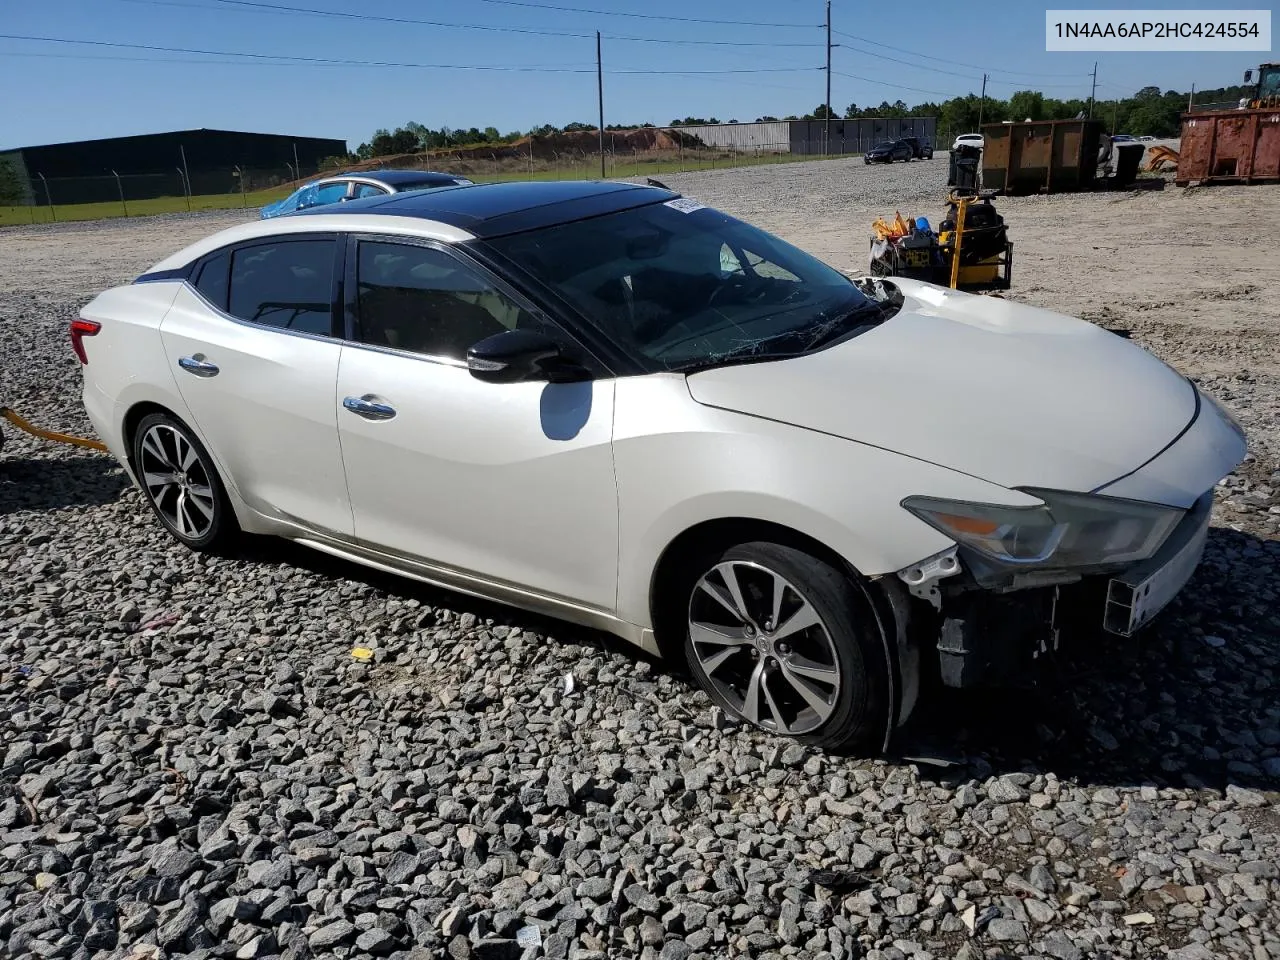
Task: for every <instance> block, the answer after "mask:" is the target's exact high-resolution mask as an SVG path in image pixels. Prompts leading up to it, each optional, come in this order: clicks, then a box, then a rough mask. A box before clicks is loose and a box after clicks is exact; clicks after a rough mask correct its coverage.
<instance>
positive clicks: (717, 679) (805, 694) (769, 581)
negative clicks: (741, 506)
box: [685, 542, 890, 750]
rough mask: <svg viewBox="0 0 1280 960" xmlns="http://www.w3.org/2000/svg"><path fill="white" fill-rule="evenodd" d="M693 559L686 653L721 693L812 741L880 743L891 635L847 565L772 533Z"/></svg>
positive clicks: (739, 713) (758, 718) (737, 709)
mask: <svg viewBox="0 0 1280 960" xmlns="http://www.w3.org/2000/svg"><path fill="white" fill-rule="evenodd" d="M694 569H695V570H696V574H695V575H694V576H692V577H691V578H690V579H689V581H688V585H687V588H686V589H687V598H688V603H687V611H688V614H687V630H686V634H685V655H686V658H687V659H688V662H689V666H690V669H691V671H692V672H693V674H694V676H695V677H697V679H698V682H699V683H700V684H701V686H702V688H703V689H704V690H706V691H707V693H708V694H709V695H710V696H711V698H712V699H713V700H715V701H716V703H718V704H719V705H720V706H721V707H722V708H723V709H724V710H726V711H727V712H729V713H730V714H732V715H734V716H736V717H739V718H740V719H742V720H745V721H747V722H748V723H752V724H754V725H756V726H758V727H761V728H763V729H765V730H768V731H769V732H771V733H777V734H782V735H784V736H789V737H795V738H797V739H799V740H801V741H803V742H805V743H810V744H814V745H816V746H821V747H828V748H851V749H858V750H878V749H879V747H880V745H881V743H882V742H883V737H884V731H885V723H886V713H887V709H888V701H889V683H890V680H889V673H888V667H887V664H886V662H885V644H884V639H883V637H882V636H881V631H880V626H879V621H878V620H877V619H876V616H875V612H874V610H873V609H872V608H871V605H870V603H869V601H868V600H867V598H866V596H865V595H864V594H863V592H862V590H861V589H860V588H859V586H858V585H857V584H855V583H854V582H853V580H852V579H850V577H849V576H848V575H847V574H846V573H845V572H844V571H842V570H838V569H837V568H835V567H834V566H832V565H831V564H830V563H828V562H826V561H825V560H822V559H819V558H818V557H815V556H813V555H811V554H808V553H805V552H804V551H801V550H797V549H795V548H793V547H788V546H783V545H781V544H776V543H768V542H754V543H744V544H740V545H738V546H735V547H732V548H730V549H729V550H726V551H723V552H720V553H719V554H717V555H714V556H707V557H704V558H703V559H702V560H701V561H700V562H699V563H697V564H695V567H694Z"/></svg>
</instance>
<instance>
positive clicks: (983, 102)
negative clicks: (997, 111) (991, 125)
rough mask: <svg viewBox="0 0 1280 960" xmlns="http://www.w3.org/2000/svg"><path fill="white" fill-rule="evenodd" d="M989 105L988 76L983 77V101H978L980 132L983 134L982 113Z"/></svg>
mask: <svg viewBox="0 0 1280 960" xmlns="http://www.w3.org/2000/svg"><path fill="white" fill-rule="evenodd" d="M986 105H987V75H986V74H985V73H984V74H983V75H982V99H980V100H979V101H978V132H979V133H981V132H982V113H983V108H984V107H986Z"/></svg>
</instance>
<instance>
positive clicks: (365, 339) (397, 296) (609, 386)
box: [337, 238, 618, 613]
mask: <svg viewBox="0 0 1280 960" xmlns="http://www.w3.org/2000/svg"><path fill="white" fill-rule="evenodd" d="M347 290H348V293H347V308H348V311H349V313H351V314H352V318H351V319H352V328H351V329H350V330H349V331H348V335H349V336H350V337H352V338H354V339H355V340H356V341H358V342H357V343H350V344H348V345H347V346H345V347H344V348H343V351H342V362H341V365H340V367H339V370H338V394H337V395H338V404H339V413H338V417H339V421H338V422H339V431H338V432H339V437H340V438H341V442H342V454H343V462H344V463H345V465H346V473H347V486H348V489H349V491H350V494H351V505H352V511H353V513H354V515H355V531H356V536H357V538H358V539H359V540H360V541H362V542H364V543H366V544H367V545H369V546H372V547H375V548H377V549H380V550H383V551H388V552H392V553H394V554H400V555H403V556H407V557H410V558H414V559H417V560H421V561H426V562H428V563H431V564H435V565H438V566H443V567H446V568H448V569H449V570H450V571H452V572H455V573H462V574H463V575H465V576H472V577H479V578H482V579H484V580H488V581H496V582H498V583H500V584H504V585H515V586H518V587H521V588H523V589H526V590H531V591H533V592H535V593H538V594H541V595H544V596H551V597H554V598H557V599H561V600H571V601H574V602H576V603H578V604H581V605H587V606H591V607H594V608H597V609H599V610H603V611H606V612H609V613H612V612H613V610H614V608H615V605H616V597H617V568H618V502H617V486H616V483H615V481H614V471H613V453H612V432H613V403H614V381H613V380H612V379H611V378H609V377H607V376H605V377H601V378H599V379H595V380H592V381H589V382H585V383H559V384H550V383H514V384H491V383H484V382H481V381H480V380H477V379H475V378H474V377H472V375H471V374H470V372H469V371H468V370H467V368H466V366H465V363H464V362H463V358H464V357H465V355H466V349H467V348H468V347H469V346H470V345H471V344H473V343H475V342H477V341H478V340H481V339H484V338H485V337H486V336H489V335H492V334H495V333H500V332H502V331H503V330H506V329H514V328H515V327H517V326H519V327H527V326H535V327H538V328H540V329H544V330H545V331H546V332H549V333H551V332H553V331H552V329H551V327H550V323H549V321H546V320H545V319H543V318H541V317H540V316H539V315H538V314H537V313H536V311H534V310H532V308H530V307H529V306H528V305H527V304H524V303H522V302H520V301H519V300H518V299H517V298H516V296H515V295H514V294H513V293H512V292H511V291H509V290H507V289H505V288H504V287H502V286H501V284H500V283H499V282H498V281H497V280H496V279H494V278H493V277H491V276H489V275H488V274H487V273H485V272H484V271H483V270H482V269H481V268H480V267H479V266H478V265H476V264H474V263H473V262H472V261H470V260H468V259H464V258H462V257H461V256H459V255H458V254H457V253H455V252H453V251H451V250H448V249H446V248H445V247H443V246H440V247H438V246H435V245H428V244H413V243H405V242H396V241H392V240H381V239H375V238H359V239H353V240H352V247H351V249H349V252H348V264H347ZM560 335H561V336H562V337H563V336H564V335H563V332H560ZM566 339H567V338H566Z"/></svg>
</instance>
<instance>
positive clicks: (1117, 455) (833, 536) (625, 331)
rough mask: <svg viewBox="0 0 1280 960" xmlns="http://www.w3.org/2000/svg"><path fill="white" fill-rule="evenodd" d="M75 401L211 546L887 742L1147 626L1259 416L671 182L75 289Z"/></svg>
mask: <svg viewBox="0 0 1280 960" xmlns="http://www.w3.org/2000/svg"><path fill="white" fill-rule="evenodd" d="M72 339H73V345H74V347H75V350H76V353H77V355H78V356H79V358H80V360H81V362H82V363H83V364H85V366H84V368H83V370H84V403H85V407H86V409H87V410H88V413H89V416H90V417H91V418H92V420H93V423H94V425H95V427H96V428H97V431H98V433H99V435H100V436H101V437H102V438H103V439H104V440H105V442H106V443H107V445H108V446H109V447H110V449H111V451H112V453H113V454H114V455H115V456H116V457H117V458H118V459H119V460H120V462H121V463H122V464H124V465H125V467H126V469H128V471H129V472H130V474H131V476H132V477H133V478H134V480H135V481H136V482H137V484H138V485H139V487H140V488H141V489H142V491H143V492H144V494H145V495H146V498H147V500H148V502H149V503H150V505H151V507H152V508H153V510H154V512H155V514H156V516H157V517H158V519H159V521H160V523H161V524H162V525H163V526H164V527H165V529H167V530H168V531H169V532H170V533H171V534H172V535H173V536H175V537H176V538H178V539H179V540H181V541H182V542H183V543H185V544H187V545H188V546H190V547H192V548H195V549H214V548H218V547H221V546H223V545H225V544H226V543H227V542H228V541H229V539H230V538H231V537H232V536H233V535H234V534H235V533H236V532H237V531H241V530H243V531H249V532H254V533H264V534H275V535H279V536H284V537H288V538H291V539H293V540H296V541H298V542H300V543H304V544H308V545H310V546H312V547H314V548H316V549H319V550H323V551H326V552H328V553H331V554H336V555H338V556H342V557H347V558H349V559H351V560H354V561H356V562H358V563H363V564H367V565H369V566H373V567H376V568H379V569H383V570H393V571H397V572H399V573H401V574H404V575H406V576H409V577H415V578H418V579H420V580H424V581H427V582H429V583H432V584H437V585H440V586H444V587H448V588H451V589H454V590H459V591H463V592H466V593H470V594H474V595H479V596H483V597H487V598H491V599H496V600H499V601H504V602H507V603H510V604H513V605H517V606H521V607H526V608H529V609H533V610H538V611H542V612H545V613H550V614H552V615H555V616H558V617H561V618H565V619H568V620H572V621H576V622H579V623H585V624H589V625H592V626H596V627H599V628H602V629H604V630H608V631H611V632H613V633H616V634H618V635H620V636H622V637H625V638H626V639H628V640H630V641H632V642H634V643H636V644H638V645H640V646H641V647H644V648H646V649H648V650H650V651H653V652H661V653H665V654H668V655H672V656H676V657H681V658H684V659H685V660H687V663H688V666H689V667H690V669H691V670H692V672H693V673H694V675H695V676H696V677H697V679H698V681H699V682H700V683H701V684H702V685H703V687H704V688H705V689H706V690H707V692H708V693H709V694H710V696H711V697H712V698H713V699H714V700H715V701H716V702H717V703H719V704H720V705H721V706H722V707H723V708H724V709H725V710H727V711H729V712H730V713H732V714H735V715H737V716H740V717H742V718H743V719H745V720H747V721H749V722H751V723H754V724H757V725H759V726H761V727H763V728H765V729H768V730H770V731H774V732H776V733H778V734H782V735H788V736H793V737H798V738H801V739H803V740H805V741H808V742H811V743H816V744H822V745H828V746H835V745H840V746H853V747H858V748H862V749H869V750H876V749H880V748H882V747H884V746H885V745H886V744H887V743H888V738H889V735H890V733H891V732H892V730H893V729H894V728H896V727H897V726H899V725H900V724H901V723H902V722H903V721H904V720H905V719H906V718H907V716H908V715H909V714H910V712H911V710H912V707H913V705H914V704H915V702H916V699H917V691H918V690H919V688H920V680H921V677H922V676H923V675H924V674H925V673H926V672H930V673H941V676H942V679H943V680H944V681H945V682H946V683H949V684H953V685H964V684H967V683H971V682H974V681H976V680H978V679H981V677H982V676H983V674H984V673H987V672H988V668H990V667H998V668H1002V669H1004V670H1009V669H1018V668H1019V667H1020V665H1021V664H1022V663H1024V662H1025V661H1026V660H1027V659H1028V658H1030V657H1032V656H1034V655H1035V654H1036V653H1037V652H1038V651H1040V650H1041V649H1043V647H1044V645H1045V644H1046V643H1047V642H1048V638H1049V637H1051V636H1052V635H1053V631H1054V630H1055V628H1056V626H1057V623H1056V621H1057V620H1058V618H1060V617H1061V615H1062V614H1063V612H1064V611H1070V612H1071V613H1072V615H1074V616H1076V617H1080V618H1083V619H1085V620H1086V621H1088V622H1091V623H1093V624H1096V625H1097V626H1098V627H1099V628H1105V629H1107V630H1109V631H1112V632H1113V633H1116V634H1120V635H1127V634H1130V633H1132V632H1133V631H1134V630H1136V629H1137V628H1139V627H1141V626H1142V625H1143V624H1145V623H1146V622H1147V621H1148V620H1149V619H1150V618H1151V617H1152V616H1153V615H1154V614H1155V613H1156V612H1157V611H1159V610H1160V609H1161V608H1162V607H1163V606H1164V605H1165V604H1167V603H1168V602H1169V600H1170V599H1171V598H1172V597H1173V596H1174V595H1175V594H1176V593H1177V592H1178V591H1179V590H1180V588H1181V587H1182V586H1183V585H1184V583H1185V582H1186V581H1187V580H1188V578H1189V577H1190V576H1191V574H1192V572H1193V571H1194V569H1195V567H1196V564H1197V562H1198V560H1199V557H1200V554H1201V551H1202V548H1203V545H1204V542H1205V537H1206V532H1207V529H1208V519H1209V508H1210V503H1211V500H1212V491H1213V488H1214V485H1215V484H1216V482H1217V481H1218V480H1219V479H1220V478H1222V477H1223V476H1224V475H1226V474H1228V473H1230V472H1231V471H1232V470H1233V469H1234V468H1235V466H1236V465H1237V464H1239V463H1240V462H1241V460H1242V458H1243V457H1244V454H1245V439H1244V436H1243V433H1242V431H1241V429H1240V427H1239V426H1238V425H1237V424H1236V422H1235V421H1234V420H1233V419H1232V418H1231V417H1230V416H1229V415H1228V414H1227V413H1225V412H1224V411H1223V409H1222V408H1221V407H1219V406H1218V405H1217V404H1216V403H1214V402H1213V401H1212V400H1211V399H1210V398H1208V397H1207V396H1204V395H1203V394H1201V393H1200V392H1199V391H1198V390H1197V389H1196V387H1195V386H1194V385H1193V384H1192V383H1191V382H1190V381H1189V380H1187V379H1186V378H1185V377H1183V376H1181V375H1179V374H1178V373H1176V372H1175V371H1174V370H1172V369H1170V368H1169V367H1168V366H1166V365H1165V364H1164V363H1162V362H1161V361H1159V360H1157V359H1156V358H1155V357H1154V356H1152V355H1151V354H1149V353H1147V352H1146V351H1144V350H1142V349H1141V348H1139V347H1138V346H1136V345H1134V344H1132V343H1129V342H1127V341H1125V340H1123V339H1121V338H1119V337H1116V336H1114V335H1112V334H1111V333H1108V332H1106V331H1105V330H1102V329H1099V328H1098V327H1095V326H1093V325H1092V324H1089V323H1086V322H1083V321H1080V320H1075V319H1072V318H1070V317H1066V316H1061V315H1059V314H1056V313H1051V312H1048V311H1045V310H1039V309H1034V308H1031V307H1026V306H1021V305H1018V304H1014V303H1010V302H1008V301H1003V300H998V299H990V298H984V297H978V296H972V295H968V294H964V293H957V292H954V291H949V290H945V289H942V288H939V287H935V286H930V285H927V284H922V283H918V282H909V281H902V282H896V283H890V282H886V281H879V280H876V281H870V280H868V281H851V280H849V279H848V278H846V277H845V276H843V275H841V274H840V273H838V272H837V271H835V270H833V269H831V268H830V267H828V266H826V265H824V264H822V263H820V262H819V261H817V260H815V259H814V258H813V257H811V256H809V255H808V254H805V253H803V252H801V251H800V250H798V249H796V248H795V247H793V246H791V245H789V244H787V243H784V242H782V241H781V240H779V239H777V238H776V237H773V236H771V235H769V234H767V233H765V232H763V231H761V230H758V229H755V228H753V227H751V226H749V225H747V224H745V223H742V222H741V221H739V220H736V219H734V218H732V217H730V216H727V215H725V214H723V213H720V212H717V211H715V210H712V209H709V208H706V207H704V206H702V205H701V204H699V203H697V202H696V201H692V200H689V199H687V198H682V197H679V196H677V195H676V194H674V193H671V192H670V191H667V190H663V189H657V188H653V187H647V186H638V185H634V184H625V183H510V184H494V185H484V186H459V187H449V188H444V189H440V190H434V191H429V192H423V193H410V194H397V195H393V196H390V197H383V198H375V199H369V200H353V201H350V202H348V203H346V204H343V205H341V207H340V208H336V209H335V208H332V207H331V208H321V209H318V210H317V211H316V212H314V213H301V214H296V215H294V216H290V217H285V218H280V219H278V220H268V221H262V222H259V223H254V224H247V225H244V226H239V227H235V228H232V229H230V230H227V231H224V232H222V233H219V234H216V235H215V236H212V237H209V238H208V239H206V240H203V241H201V242H199V243H196V244H195V245H193V246H190V247H188V248H187V249H185V250H183V251H181V252H180V253H177V254H175V255H174V256H172V257H170V258H168V259H166V260H165V261H163V262H161V263H159V264H157V265H156V266H155V267H154V268H153V269H152V270H150V271H148V272H147V273H146V274H145V275H143V276H141V277H139V278H138V280H137V281H136V282H135V283H133V284H130V285H127V286H123V287H119V288H116V289H112V290H109V291H107V292H105V293H103V294H101V295H100V296H98V297H97V298H96V299H95V300H94V301H93V302H92V303H90V304H89V305H88V306H86V307H85V308H84V310H83V313H82V315H81V317H80V319H78V320H77V321H76V322H75V324H74V325H73V328H72Z"/></svg>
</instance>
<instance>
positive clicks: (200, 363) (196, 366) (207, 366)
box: [178, 355, 218, 377]
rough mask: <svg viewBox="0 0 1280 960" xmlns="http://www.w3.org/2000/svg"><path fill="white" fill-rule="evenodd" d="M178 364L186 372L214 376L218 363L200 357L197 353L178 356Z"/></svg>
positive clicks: (201, 375) (200, 375)
mask: <svg viewBox="0 0 1280 960" xmlns="http://www.w3.org/2000/svg"><path fill="white" fill-rule="evenodd" d="M178 366H180V367H181V368H182V369H183V370H186V371H187V372H188V373H194V374H195V375H196V376H197V377H216V376H217V375H218V365H217V364H216V363H210V362H209V361H208V360H203V359H201V358H200V357H199V355H197V356H194V357H179V358H178Z"/></svg>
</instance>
